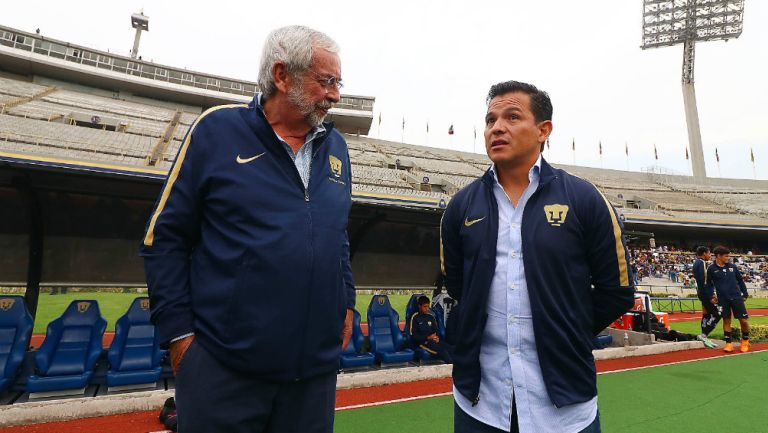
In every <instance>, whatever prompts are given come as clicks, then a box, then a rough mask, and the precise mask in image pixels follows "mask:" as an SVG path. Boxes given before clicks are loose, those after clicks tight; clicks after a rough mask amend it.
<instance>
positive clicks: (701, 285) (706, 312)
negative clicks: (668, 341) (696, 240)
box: [693, 246, 720, 349]
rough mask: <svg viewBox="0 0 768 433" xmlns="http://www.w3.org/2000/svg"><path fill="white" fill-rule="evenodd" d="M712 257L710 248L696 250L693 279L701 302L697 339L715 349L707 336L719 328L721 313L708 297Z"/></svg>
mask: <svg viewBox="0 0 768 433" xmlns="http://www.w3.org/2000/svg"><path fill="white" fill-rule="evenodd" d="M711 257H712V253H711V252H710V251H709V247H705V246H700V247H698V248H696V259H695V260H694V261H693V278H694V279H695V280H696V295H698V297H699V301H701V334H699V335H697V336H696V339H698V340H699V341H701V342H703V343H704V346H706V347H709V348H710V349H714V348H715V347H717V345H716V344H715V343H714V342H712V340H710V339H709V338H708V337H707V336H708V335H709V333H710V332H712V330H713V329H715V327H717V322H719V321H720V312H719V311H718V310H717V305H714V304H713V303H712V300H711V299H710V298H711V297H710V296H706V287H705V286H706V284H707V266H709V265H708V264H707V262H708V261H709V259H710V258H711Z"/></svg>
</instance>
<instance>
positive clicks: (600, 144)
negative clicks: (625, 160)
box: [597, 141, 603, 168]
mask: <svg viewBox="0 0 768 433" xmlns="http://www.w3.org/2000/svg"><path fill="white" fill-rule="evenodd" d="M597 146H598V148H599V151H600V168H603V142H602V141H598V142H597Z"/></svg>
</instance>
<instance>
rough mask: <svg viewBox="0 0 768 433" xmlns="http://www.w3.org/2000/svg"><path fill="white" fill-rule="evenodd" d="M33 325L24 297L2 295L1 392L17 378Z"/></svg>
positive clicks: (0, 300) (0, 298) (0, 311)
mask: <svg viewBox="0 0 768 433" xmlns="http://www.w3.org/2000/svg"><path fill="white" fill-rule="evenodd" d="M32 325H33V322H32V316H31V315H30V314H29V311H28V310H27V306H26V304H25V302H24V298H23V297H21V296H2V297H0V394H2V393H3V392H4V391H5V390H6V389H8V388H9V387H10V385H11V384H12V383H13V381H14V380H15V379H16V376H17V374H18V372H19V367H21V364H22V362H23V361H24V354H25V353H26V351H27V346H28V345H29V338H30V336H31V335H32Z"/></svg>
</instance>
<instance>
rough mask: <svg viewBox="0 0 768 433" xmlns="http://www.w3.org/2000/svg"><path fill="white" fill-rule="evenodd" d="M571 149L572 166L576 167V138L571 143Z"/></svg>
mask: <svg viewBox="0 0 768 433" xmlns="http://www.w3.org/2000/svg"><path fill="white" fill-rule="evenodd" d="M571 149H573V165H576V137H574V138H573V141H571Z"/></svg>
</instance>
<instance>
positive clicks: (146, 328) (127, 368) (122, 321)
mask: <svg viewBox="0 0 768 433" xmlns="http://www.w3.org/2000/svg"><path fill="white" fill-rule="evenodd" d="M164 354H165V353H164V351H162V350H160V344H159V340H158V334H157V332H155V326H154V325H153V324H152V323H151V322H150V320H149V298H147V297H139V298H136V299H134V300H133V302H132V303H131V306H130V307H129V308H128V311H126V312H125V314H124V315H123V316H121V317H120V318H119V319H117V323H115V337H114V339H113V340H112V344H111V345H110V347H109V351H108V353H107V357H108V359H109V364H110V369H109V371H108V372H107V386H109V387H110V388H113V387H120V388H125V387H129V386H137V385H147V386H143V387H150V388H154V387H155V384H156V382H157V381H158V380H159V379H160V373H161V372H162V368H161V367H160V360H161V359H162V357H163V356H164Z"/></svg>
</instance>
